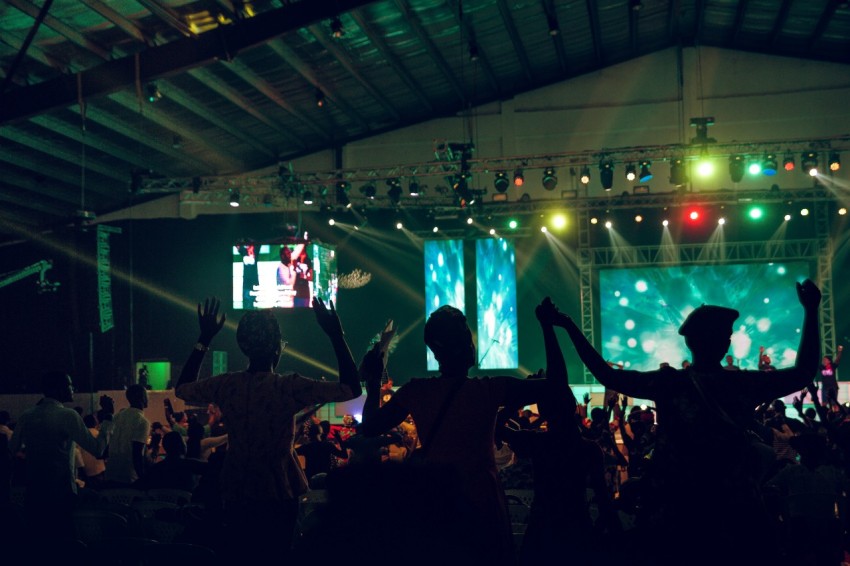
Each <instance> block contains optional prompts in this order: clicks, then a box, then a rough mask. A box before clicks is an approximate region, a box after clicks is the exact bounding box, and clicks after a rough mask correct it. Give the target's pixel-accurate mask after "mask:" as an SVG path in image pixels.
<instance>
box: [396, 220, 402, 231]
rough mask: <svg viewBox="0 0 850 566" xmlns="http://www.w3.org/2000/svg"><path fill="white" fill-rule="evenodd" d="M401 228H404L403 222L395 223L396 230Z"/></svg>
mask: <svg viewBox="0 0 850 566" xmlns="http://www.w3.org/2000/svg"><path fill="white" fill-rule="evenodd" d="M402 228H404V224H402V223H401V222H396V223H395V229H396V230H401V229H402Z"/></svg>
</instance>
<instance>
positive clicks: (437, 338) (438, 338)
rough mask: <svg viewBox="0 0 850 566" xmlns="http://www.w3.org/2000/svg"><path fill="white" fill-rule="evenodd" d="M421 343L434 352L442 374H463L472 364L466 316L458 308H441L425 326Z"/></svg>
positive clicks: (470, 338)
mask: <svg viewBox="0 0 850 566" xmlns="http://www.w3.org/2000/svg"><path fill="white" fill-rule="evenodd" d="M425 344H426V345H427V346H428V347H429V348H430V349H431V351H432V352H434V357H435V358H437V362H439V364H440V371H441V372H442V373H463V374H464V375H465V374H466V372H467V371H468V370H469V368H471V367H472V366H474V365H475V345H474V344H473V343H472V331H470V330H469V325H468V324H467V323H466V316H464V314H463V313H462V312H460V311H459V310H458V309H456V308H454V307H450V306H442V307H440V308H438V309H437V310H435V311H434V312H433V313H431V316H429V317H428V322H426V323H425Z"/></svg>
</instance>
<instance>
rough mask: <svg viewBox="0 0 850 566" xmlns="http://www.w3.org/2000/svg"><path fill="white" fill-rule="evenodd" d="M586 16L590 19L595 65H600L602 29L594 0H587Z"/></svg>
mask: <svg viewBox="0 0 850 566" xmlns="http://www.w3.org/2000/svg"><path fill="white" fill-rule="evenodd" d="M585 5H586V6H587V17H588V18H589V19H590V37H591V40H592V41H593V54H594V56H595V57H596V66H597V67H598V66H601V65H602V60H603V57H602V29H601V27H600V26H599V4H598V3H597V2H596V0H587V1H586V3H585Z"/></svg>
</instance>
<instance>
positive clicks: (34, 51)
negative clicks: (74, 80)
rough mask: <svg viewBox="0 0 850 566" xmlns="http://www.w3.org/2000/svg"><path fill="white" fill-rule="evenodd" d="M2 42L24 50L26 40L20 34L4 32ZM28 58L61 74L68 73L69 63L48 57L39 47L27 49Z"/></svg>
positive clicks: (1, 37)
mask: <svg viewBox="0 0 850 566" xmlns="http://www.w3.org/2000/svg"><path fill="white" fill-rule="evenodd" d="M0 41H2V42H3V43H5V44H7V45H9V46H11V47H14V48H15V49H22V48H23V46H24V41H25V40H24V39H22V38H21V37H20V36H19V35H18V34H15V33H12V32H10V31H2V32H0ZM27 56H28V57H30V58H32V59H35V60H36V61H38V62H39V63H41V64H42V65H45V66H47V67H50V68H51V69H55V70H57V71H59V72H62V73H65V72H67V71H68V62H67V61H60V60H59V59H57V58H56V57H55V56H53V55H48V54H47V53H45V51H44V50H43V49H41V48H40V47H39V46H38V45H35V44H33V45H30V46H29V48H28V49H27Z"/></svg>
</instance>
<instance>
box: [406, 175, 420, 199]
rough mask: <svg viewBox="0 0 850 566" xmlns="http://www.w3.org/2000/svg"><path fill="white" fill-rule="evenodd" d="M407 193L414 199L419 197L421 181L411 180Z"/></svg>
mask: <svg viewBox="0 0 850 566" xmlns="http://www.w3.org/2000/svg"><path fill="white" fill-rule="evenodd" d="M407 193H408V194H409V195H410V196H412V197H418V196H419V195H420V194H421V193H420V190H419V181H417V180H416V177H414V178H412V179H411V180H410V184H409V185H408V186H407Z"/></svg>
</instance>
